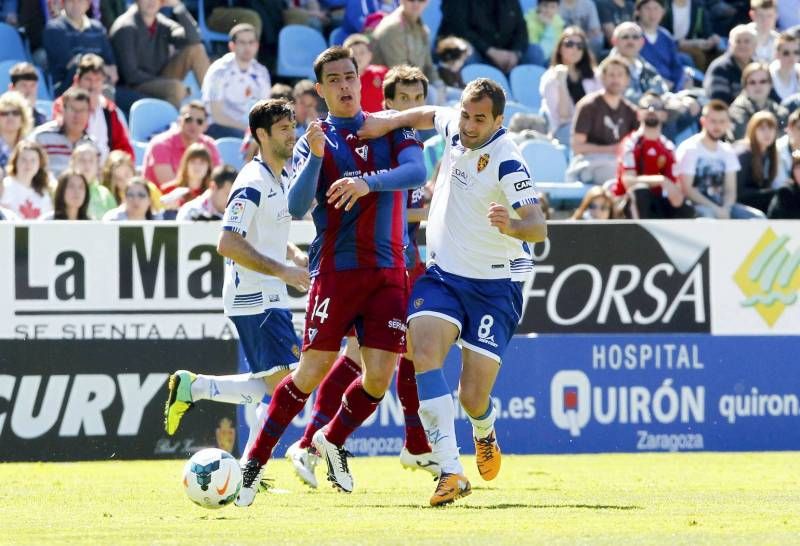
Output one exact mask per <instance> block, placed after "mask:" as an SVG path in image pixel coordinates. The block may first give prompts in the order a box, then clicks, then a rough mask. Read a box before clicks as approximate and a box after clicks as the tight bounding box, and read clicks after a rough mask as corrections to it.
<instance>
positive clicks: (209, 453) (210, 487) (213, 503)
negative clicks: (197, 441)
mask: <svg viewBox="0 0 800 546" xmlns="http://www.w3.org/2000/svg"><path fill="white" fill-rule="evenodd" d="M241 487H242V470H241V469H240V468H239V462H238V461H237V460H236V459H234V457H233V455H231V454H230V453H228V452H227V451H223V450H221V449H217V448H214V447H210V448H207V449H201V450H200V451H198V452H197V453H195V454H194V455H192V458H191V459H189V460H188V461H186V466H184V467H183V488H184V490H185V491H186V496H188V497H189V500H190V501H192V502H193V503H195V504H196V505H198V506H202V507H203V508H222V507H223V506H225V505H226V504H230V503H232V502H233V501H234V499H235V498H236V495H238V494H239V489H240V488H241Z"/></svg>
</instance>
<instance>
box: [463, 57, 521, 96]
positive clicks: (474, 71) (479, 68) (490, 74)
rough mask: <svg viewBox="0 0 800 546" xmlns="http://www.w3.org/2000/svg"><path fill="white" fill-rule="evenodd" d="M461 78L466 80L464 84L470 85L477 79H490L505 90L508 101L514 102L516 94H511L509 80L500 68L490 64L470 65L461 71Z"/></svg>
mask: <svg viewBox="0 0 800 546" xmlns="http://www.w3.org/2000/svg"><path fill="white" fill-rule="evenodd" d="M461 77H462V78H464V83H469V82H471V81H472V80H475V79H477V78H489V79H490V80H494V81H495V82H497V83H499V84H500V85H501V86H502V87H503V89H504V90H505V92H506V99H507V100H514V94H513V93H512V92H511V86H510V85H509V83H508V78H506V75H505V74H503V73H502V72H501V71H500V69H499V68H495V67H494V66H492V65H490V64H483V63H475V64H468V65H466V66H465V67H464V68H462V69H461Z"/></svg>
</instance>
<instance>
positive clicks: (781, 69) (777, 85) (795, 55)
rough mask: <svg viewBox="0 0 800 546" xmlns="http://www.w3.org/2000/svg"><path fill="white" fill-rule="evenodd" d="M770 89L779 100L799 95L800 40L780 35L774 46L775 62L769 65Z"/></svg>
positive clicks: (791, 36)
mask: <svg viewBox="0 0 800 546" xmlns="http://www.w3.org/2000/svg"><path fill="white" fill-rule="evenodd" d="M769 73H770V75H771V76H772V89H773V91H774V92H775V94H776V95H777V96H778V97H779V98H780V100H784V99H787V98H789V97H791V96H792V95H794V94H796V93H800V40H799V39H798V38H797V36H794V35H793V34H789V33H788V32H784V33H782V34H781V35H780V36H778V39H777V41H776V45H775V60H773V61H772V62H771V63H770V64H769Z"/></svg>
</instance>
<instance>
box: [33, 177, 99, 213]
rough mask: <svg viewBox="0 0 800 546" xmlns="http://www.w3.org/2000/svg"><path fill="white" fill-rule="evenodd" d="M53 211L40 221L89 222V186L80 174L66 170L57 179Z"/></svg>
mask: <svg viewBox="0 0 800 546" xmlns="http://www.w3.org/2000/svg"><path fill="white" fill-rule="evenodd" d="M53 202H54V204H53V211H52V212H49V213H47V214H45V215H44V216H42V217H41V219H42V220H91V218H89V214H88V209H89V184H88V183H87V182H86V177H85V176H83V175H82V174H81V173H79V172H76V171H73V170H72V169H67V170H66V171H64V172H63V173H61V175H60V176H59V177H58V184H57V185H56V191H55V195H54V197H53Z"/></svg>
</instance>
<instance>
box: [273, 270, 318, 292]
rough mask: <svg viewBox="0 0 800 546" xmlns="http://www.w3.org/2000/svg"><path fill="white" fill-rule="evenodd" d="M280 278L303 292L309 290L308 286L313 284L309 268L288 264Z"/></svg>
mask: <svg viewBox="0 0 800 546" xmlns="http://www.w3.org/2000/svg"><path fill="white" fill-rule="evenodd" d="M280 279H281V280H282V281H283V282H285V283H286V284H288V285H289V286H294V287H295V288H297V289H298V290H300V291H301V292H308V287H309V286H311V278H310V277H309V275H308V270H307V269H305V268H301V267H292V266H290V265H287V266H286V267H285V268H284V270H283V272H282V273H281V275H280Z"/></svg>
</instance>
